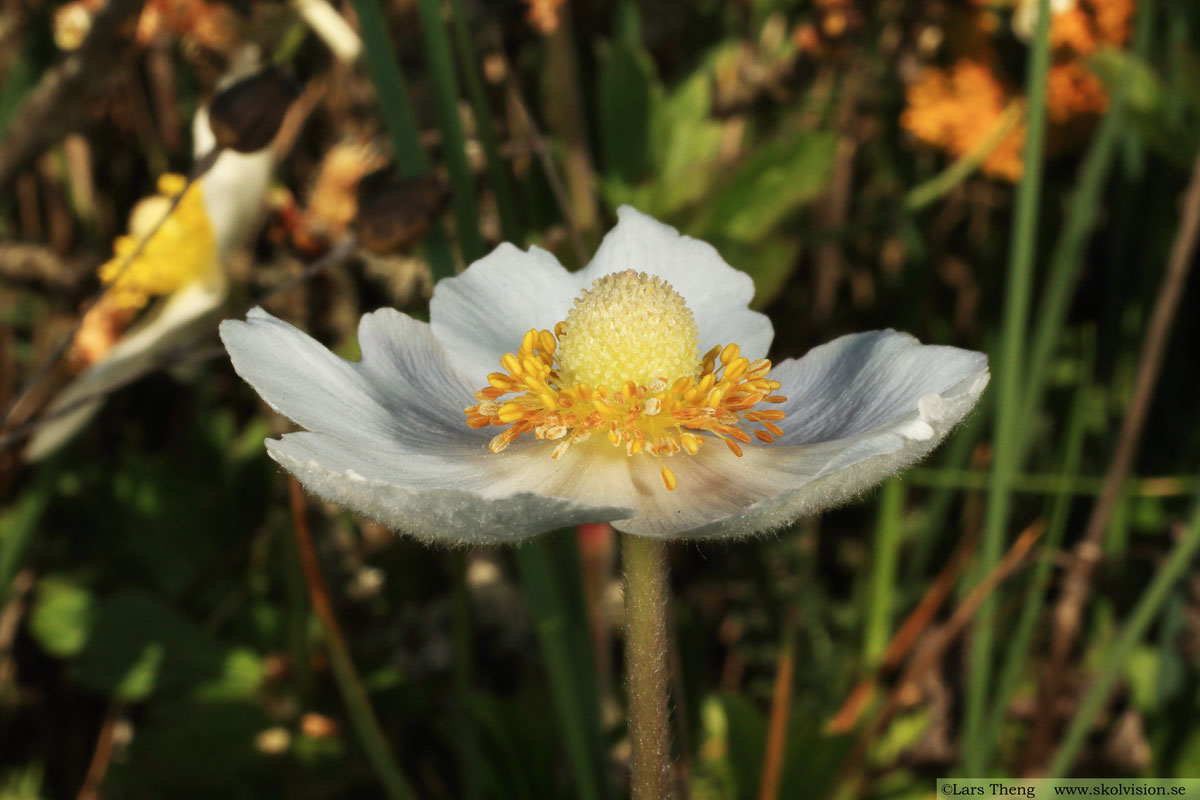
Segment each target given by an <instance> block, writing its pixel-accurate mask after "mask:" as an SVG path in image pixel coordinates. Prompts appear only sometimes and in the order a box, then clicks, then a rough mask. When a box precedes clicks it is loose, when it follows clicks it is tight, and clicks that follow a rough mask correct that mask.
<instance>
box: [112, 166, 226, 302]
mask: <svg viewBox="0 0 1200 800" xmlns="http://www.w3.org/2000/svg"><path fill="white" fill-rule="evenodd" d="M185 186H187V179H186V178H184V177H183V176H182V175H173V174H172V175H163V176H162V177H161V178H159V179H158V192H159V193H158V195H155V196H152V197H148V198H146V199H144V200H142V201H141V202H140V203H138V205H137V206H136V207H135V208H134V210H133V213H132V214H130V216H129V235H127V236H121V237H118V238H117V240H116V241H115V242H114V243H113V257H112V259H110V260H109V261H108V262H106V263H105V264H103V265H101V267H100V280H101V281H102V282H103V283H105V284H110V286H109V289H108V297H109V302H110V303H111V304H112V305H113V306H114V307H116V308H121V309H138V308H141V307H142V306H144V305H145V304H146V303H147V301H149V299H150V297H152V296H155V295H164V294H170V293H171V292H173V291H175V290H176V289H178V288H180V287H181V286H183V285H185V284H187V283H189V282H191V281H193V280H196V279H197V278H200V277H203V276H204V275H205V273H206V272H207V271H208V270H210V269H215V268H217V266H218V264H217V247H216V238H215V236H214V234H213V227H212V223H211V222H210V221H209V219H208V212H207V210H206V209H205V208H204V194H203V189H202V187H201V185H200V184H199V183H193V184H192V185H191V186H187V191H186V192H184V194H183V196H182V197H181V198H180V199H179V203H178V205H176V206H175V209H174V210H173V211H172V210H170V209H171V202H172V198H173V197H175V196H176V195H178V194H179V193H180V192H183V191H184V187H185ZM168 212H169V213H170V216H167V214H168ZM164 217H166V219H163V218H164ZM160 222H161V225H160V224H159V223H160ZM156 226H157V230H155V228H156ZM147 236H149V237H150V238H149V239H146V237H147ZM144 239H146V241H145V244H141V243H142V240H144ZM139 244H141V252H138V246H139ZM135 253H136V255H134V254H135Z"/></svg>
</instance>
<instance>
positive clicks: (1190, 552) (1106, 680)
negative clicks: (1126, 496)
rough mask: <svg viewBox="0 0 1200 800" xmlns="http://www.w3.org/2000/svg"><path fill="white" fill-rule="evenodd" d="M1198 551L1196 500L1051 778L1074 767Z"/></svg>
mask: <svg viewBox="0 0 1200 800" xmlns="http://www.w3.org/2000/svg"><path fill="white" fill-rule="evenodd" d="M1197 548H1200V496H1198V497H1197V498H1196V502H1195V504H1194V506H1193V509H1192V518H1191V520H1190V521H1189V522H1188V525H1187V528H1186V529H1185V531H1184V534H1183V537H1182V538H1181V539H1180V540H1179V541H1178V542H1177V543H1176V544H1175V546H1174V547H1173V548H1172V549H1171V553H1170V555H1168V556H1167V560H1166V561H1165V562H1163V565H1162V567H1160V568H1159V570H1158V574H1157V575H1155V576H1154V580H1153V581H1151V582H1150V586H1149V587H1147V589H1146V591H1145V592H1144V593H1143V594H1142V596H1141V598H1140V599H1139V600H1138V602H1137V605H1136V606H1135V607H1134V609H1133V613H1132V614H1131V615H1130V617H1129V620H1128V621H1127V622H1126V623H1125V625H1124V626H1123V627H1122V628H1121V632H1120V633H1119V634H1118V635H1117V639H1116V641H1115V642H1113V645H1112V646H1111V647H1109V648H1108V653H1107V655H1106V656H1105V658H1104V662H1103V664H1102V665H1101V667H1100V673H1099V675H1098V676H1097V677H1096V680H1095V682H1093V683H1092V685H1091V687H1090V688H1089V689H1088V692H1087V694H1086V695H1084V698H1083V702H1081V703H1080V704H1079V708H1078V709H1077V710H1076V712H1075V716H1074V717H1072V718H1071V724H1070V725H1069V726H1068V727H1067V732H1066V734H1065V735H1064V736H1063V739H1062V743H1061V744H1059V746H1058V750H1057V751H1056V752H1055V753H1054V759H1053V760H1052V761H1051V762H1050V768H1049V770H1048V773H1047V774H1048V775H1049V776H1050V777H1060V776H1062V775H1063V774H1064V773H1066V772H1067V771H1068V770H1069V769H1070V768H1071V765H1072V764H1073V763H1075V758H1076V757H1077V756H1078V755H1079V750H1080V748H1082V747H1083V743H1084V740H1085V739H1086V738H1087V735H1088V732H1089V731H1090V730H1091V727H1092V722H1093V721H1094V720H1095V719H1096V715H1097V714H1098V713H1100V710H1101V709H1102V708H1103V707H1104V704H1105V703H1106V702H1107V701H1108V697H1109V695H1110V694H1111V692H1112V689H1113V686H1114V685H1115V684H1116V682H1117V679H1118V678H1119V677H1120V676H1121V674H1122V673H1123V672H1124V671H1125V667H1126V664H1127V663H1128V662H1129V657H1130V655H1131V654H1132V653H1133V652H1134V649H1135V646H1136V645H1137V643H1138V642H1139V641H1141V640H1142V637H1144V636H1145V635H1146V631H1147V629H1148V628H1149V627H1150V624H1151V623H1152V622H1154V620H1155V618H1156V617H1157V616H1158V614H1159V612H1160V611H1161V610H1162V608H1163V604H1164V603H1165V602H1166V600H1167V598H1168V596H1169V594H1170V591H1171V589H1172V588H1173V587H1174V586H1175V584H1176V582H1177V581H1178V580H1179V579H1180V578H1181V577H1183V574H1184V572H1185V571H1186V570H1187V568H1188V565H1189V564H1191V562H1192V558H1193V557H1194V556H1195V555H1196V550H1197Z"/></svg>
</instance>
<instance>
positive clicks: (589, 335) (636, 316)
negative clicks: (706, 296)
mask: <svg viewBox="0 0 1200 800" xmlns="http://www.w3.org/2000/svg"><path fill="white" fill-rule="evenodd" d="M562 326H563V329H564V330H563V334H562V336H560V337H559V340H558V366H559V375H560V376H561V377H562V378H563V380H564V381H566V382H567V383H569V384H575V383H587V384H590V385H591V386H620V385H621V384H623V383H625V381H633V382H634V383H635V384H637V385H639V386H645V385H648V384H650V383H652V382H653V381H654V379H655V378H661V377H683V376H685V375H686V376H688V377H693V378H694V377H696V376H697V375H698V374H699V372H700V337H699V334H698V332H697V330H696V320H694V319H693V318H692V310H691V309H690V308H688V307H687V303H686V302H684V300H683V298H682V297H680V295H679V293H678V292H676V291H675V290H674V289H672V288H671V285H670V284H669V283H667V282H666V281H664V280H663V279H662V278H657V277H654V276H651V275H647V274H646V273H644V272H643V273H637V272H634V271H633V270H626V271H625V272H616V273H613V274H612V275H606V276H604V277H603V278H600V279H599V280H597V281H596V282H595V283H593V284H592V288H590V289H587V290H585V291H584V292H583V294H582V295H580V296H579V297H578V298H577V299H576V300H575V307H574V308H572V309H571V310H570V311H569V312H568V313H567V318H566V319H565V320H563V322H562Z"/></svg>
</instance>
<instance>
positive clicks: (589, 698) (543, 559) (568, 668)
mask: <svg viewBox="0 0 1200 800" xmlns="http://www.w3.org/2000/svg"><path fill="white" fill-rule="evenodd" d="M541 538H542V539H544V538H545V536H543V537H541ZM516 559H517V567H518V569H519V570H520V574H521V584H522V586H524V588H525V594H526V597H527V598H528V600H529V610H530V613H532V614H533V620H534V626H535V629H536V631H537V636H538V641H539V643H540V644H541V649H542V657H543V659H544V660H545V664H546V676H547V678H548V680H549V682H550V692H551V695H552V696H553V698H554V710H555V713H556V714H557V715H558V722H559V727H560V728H561V730H562V734H563V739H564V741H563V745H564V747H565V748H566V751H567V759H568V761H569V762H570V764H571V770H572V772H573V773H574V775H575V794H576V796H577V797H579V798H580V800H601V798H603V797H604V796H605V794H604V792H603V784H602V783H601V775H602V774H603V773H602V768H601V765H600V764H599V763H598V762H597V761H596V759H595V749H596V748H595V743H596V740H597V732H596V731H595V730H593V729H592V726H591V724H590V720H593V719H597V718H598V714H597V713H595V712H594V711H592V709H590V708H589V707H588V706H589V704H590V705H593V706H594V705H595V704H596V702H597V696H596V692H595V691H588V687H587V686H586V685H584V684H585V683H586V681H583V680H581V679H580V676H581V675H586V674H587V673H586V670H585V669H584V668H583V667H584V665H581V664H579V663H578V659H577V657H576V655H575V653H576V648H575V647H574V646H573V644H572V628H573V627H577V625H576V624H575V623H574V622H573V621H572V620H571V618H570V614H569V613H568V611H567V604H566V603H565V602H564V600H563V596H562V589H561V587H560V586H559V585H558V581H557V580H556V579H555V573H554V571H553V570H552V569H551V559H550V558H549V557H548V550H547V549H546V547H545V546H544V545H543V544H542V543H541V542H540V541H535V542H533V543H531V544H526V545H523V546H521V547H518V548H517V549H516ZM577 574H578V573H576V575H577Z"/></svg>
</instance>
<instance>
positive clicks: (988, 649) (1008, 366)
mask: <svg viewBox="0 0 1200 800" xmlns="http://www.w3.org/2000/svg"><path fill="white" fill-rule="evenodd" d="M1038 8H1039V11H1038V25H1037V34H1036V35H1035V38H1034V42H1033V46H1032V47H1031V48H1030V51H1029V73H1028V74H1029V81H1028V84H1027V86H1026V91H1025V95H1026V98H1027V100H1028V104H1029V106H1028V107H1029V119H1028V128H1027V133H1026V140H1025V152H1024V165H1025V173H1024V175H1023V176H1022V178H1021V183H1020V185H1019V186H1018V187H1017V207H1016V220H1015V223H1014V226H1013V234H1012V244H1011V252H1010V256H1009V265H1008V286H1007V290H1006V293H1005V299H1004V323H1003V331H1002V335H1001V345H1000V353H999V358H998V359H997V362H998V363H997V364H996V372H997V381H996V383H997V386H996V389H995V390H994V391H995V393H996V401H995V402H996V429H995V442H994V447H995V457H994V459H995V460H994V461H993V465H992V482H991V487H990V490H989V492H988V506H987V516H986V518H985V522H984V531H983V540H982V545H981V548H980V563H979V568H978V571H977V573H976V577H977V578H978V577H980V576H983V575H986V574H988V573H989V572H990V571H991V570H992V568H993V567H994V566H995V565H996V563H997V562H998V561H999V559H1000V554H1001V552H1002V550H1003V548H1004V539H1005V532H1006V531H1007V529H1008V516H1009V493H1010V490H1009V484H1010V482H1011V479H1012V476H1013V475H1014V474H1016V471H1017V468H1018V466H1019V464H1018V460H1017V459H1018V456H1019V454H1020V450H1019V448H1020V442H1021V440H1022V425H1023V424H1024V420H1023V418H1022V417H1021V416H1020V413H1021V385H1022V383H1023V381H1024V377H1025V376H1024V374H1023V364H1022V361H1023V355H1024V352H1025V326H1026V323H1027V320H1028V318H1029V295H1030V290H1031V288H1032V284H1033V260H1034V249H1035V245H1036V242H1037V227H1038V210H1039V207H1040V205H1041V194H1042V166H1043V165H1042V156H1043V149H1044V145H1045V133H1046V103H1045V94H1046V72H1047V70H1048V69H1049V66H1050V43H1049V19H1050V0H1040V2H1039V4H1038ZM995 603H996V597H995V594H993V596H992V597H990V598H989V599H988V600H987V601H986V602H985V604H984V605H983V607H982V608H980V611H979V616H978V620H977V622H976V627H975V632H974V636H973V637H972V639H971V657H970V663H971V668H970V675H969V679H968V686H967V698H966V710H965V717H964V730H963V764H964V769H965V773H966V774H968V775H981V774H983V773H982V769H983V763H982V760H981V758H980V757H981V756H982V754H983V750H982V747H981V745H982V742H983V738H984V730H983V728H984V725H985V724H986V721H987V720H986V717H987V699H988V693H989V688H990V685H991V668H992V642H993V639H994V636H995V631H994V628H993V625H994V616H995Z"/></svg>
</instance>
